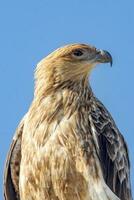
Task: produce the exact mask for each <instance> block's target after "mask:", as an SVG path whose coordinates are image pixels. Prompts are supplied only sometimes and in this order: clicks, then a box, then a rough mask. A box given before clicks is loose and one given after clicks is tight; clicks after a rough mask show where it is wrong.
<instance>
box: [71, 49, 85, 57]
mask: <svg viewBox="0 0 134 200" xmlns="http://www.w3.org/2000/svg"><path fill="white" fill-rule="evenodd" d="M73 55H74V56H82V55H83V52H82V50H75V51H74V52H73Z"/></svg>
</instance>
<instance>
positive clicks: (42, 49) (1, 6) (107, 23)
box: [0, 0, 134, 199]
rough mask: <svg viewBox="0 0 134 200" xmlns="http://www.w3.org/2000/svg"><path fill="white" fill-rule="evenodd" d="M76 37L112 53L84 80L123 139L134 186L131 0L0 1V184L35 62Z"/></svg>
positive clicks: (133, 23)
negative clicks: (106, 62) (110, 58)
mask: <svg viewBox="0 0 134 200" xmlns="http://www.w3.org/2000/svg"><path fill="white" fill-rule="evenodd" d="M76 42H80V43H89V44H92V45H95V46H96V47H97V48H102V49H106V50H108V51H109V52H111V54H112V55H113V60H114V65H113V68H110V67H109V65H99V66H98V67H97V68H96V69H95V70H94V71H93V73H92V75H91V78H90V82H91V85H92V88H93V90H94V93H95V94H96V96H97V97H98V98H99V99H101V100H102V102H103V103H104V105H105V106H106V107H107V108H108V110H109V111H110V112H111V114H112V116H113V117H114V119H115V121H116V124H117V125H118V127H119V129H120V131H121V132H122V133H123V135H124V136H125V139H126V141H127V143H128V146H129V152H130V157H131V180H132V188H133V190H134V136H133V134H134V117H133V114H134V105H133V104H134V64H133V63H134V1H133V0H124V1H123V0H118V1H113V0H101V1H100V0H83V1H81V0H67V1H63V0H55V1H54V0H53V1H52V0H38V1H36V0H28V1H27V0H23V1H19V0H12V1H6V0H4V1H2V0H1V1H0V185H2V176H3V166H4V160H5V157H6V154H7V151H8V148H9V144H10V142H11V139H12V136H13V134H14V132H15V129H16V127H17V125H18V123H19V121H20V119H21V118H22V116H23V115H24V114H25V113H26V112H27V110H28V108H29V105H30V103H31V101H32V98H33V86H34V80H33V73H34V69H35V67H36V64H37V63H38V62H39V61H40V59H42V58H43V57H44V56H46V55H47V54H48V53H49V52H51V51H52V50H54V49H55V48H57V47H59V46H63V45H64V44H67V43H76ZM0 199H2V187H1V189H0Z"/></svg>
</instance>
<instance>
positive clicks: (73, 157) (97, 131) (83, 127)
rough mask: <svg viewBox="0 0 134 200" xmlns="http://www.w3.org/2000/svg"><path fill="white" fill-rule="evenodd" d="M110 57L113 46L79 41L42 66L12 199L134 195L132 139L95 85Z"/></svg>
mask: <svg viewBox="0 0 134 200" xmlns="http://www.w3.org/2000/svg"><path fill="white" fill-rule="evenodd" d="M104 62H111V63H112V57H111V55H110V54H109V53H108V52H107V51H102V50H97V49H96V48H95V47H91V46H89V45H85V44H73V45H67V46H65V47H62V48H59V49H57V50H56V51H54V52H53V53H51V54H50V55H49V56H47V57H46V58H45V59H43V60H42V61H41V62H40V63H39V64H38V66H37V69H36V72H35V92H34V99H33V102H32V104H31V106H30V109H29V111H28V112H27V114H26V115H25V117H24V118H23V120H22V121H21V123H20V125H19V127H18V129H17V132H16V134H15V137H14V138H13V143H12V145H11V148H10V152H9V155H8V158H7V162H6V167H5V177H4V196H5V199H6V200H19V199H20V200H118V199H121V200H131V199H132V197H131V188H130V177H129V168H130V167H129V158H128V151H127V147H126V143H125V141H124V139H123V136H122V135H121V134H120V132H119V130H118V129H117V127H116V125H115V123H114V121H113V119H112V117H111V115H110V114H109V112H108V111H107V110H106V108H105V107H104V105H103V104H102V103H101V102H100V101H99V100H98V99H97V98H96V97H95V96H94V94H93V92H92V90H91V88H90V86H89V84H88V76H89V74H90V72H91V70H92V69H93V67H94V66H95V65H96V64H97V63H104Z"/></svg>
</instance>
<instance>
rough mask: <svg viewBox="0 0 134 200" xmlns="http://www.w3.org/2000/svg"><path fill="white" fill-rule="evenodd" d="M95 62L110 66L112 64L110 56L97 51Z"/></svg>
mask: <svg viewBox="0 0 134 200" xmlns="http://www.w3.org/2000/svg"><path fill="white" fill-rule="evenodd" d="M95 61H97V62H98V63H110V65H111V66H112V64H113V59H112V56H111V54H110V53H109V52H108V51H105V50H97V52H96V57H95Z"/></svg>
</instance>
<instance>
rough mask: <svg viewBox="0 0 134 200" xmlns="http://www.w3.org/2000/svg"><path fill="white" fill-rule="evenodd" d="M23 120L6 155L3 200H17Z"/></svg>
mask: <svg viewBox="0 0 134 200" xmlns="http://www.w3.org/2000/svg"><path fill="white" fill-rule="evenodd" d="M23 126H24V118H23V119H22V121H21V122H20V124H19V126H18V128H17V130H16V133H15V135H14V137H13V141H12V144H11V146H10V150H9V152H8V155H7V159H6V163H5V169H4V198H5V200H19V167H20V161H21V136H22V132H23Z"/></svg>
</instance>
